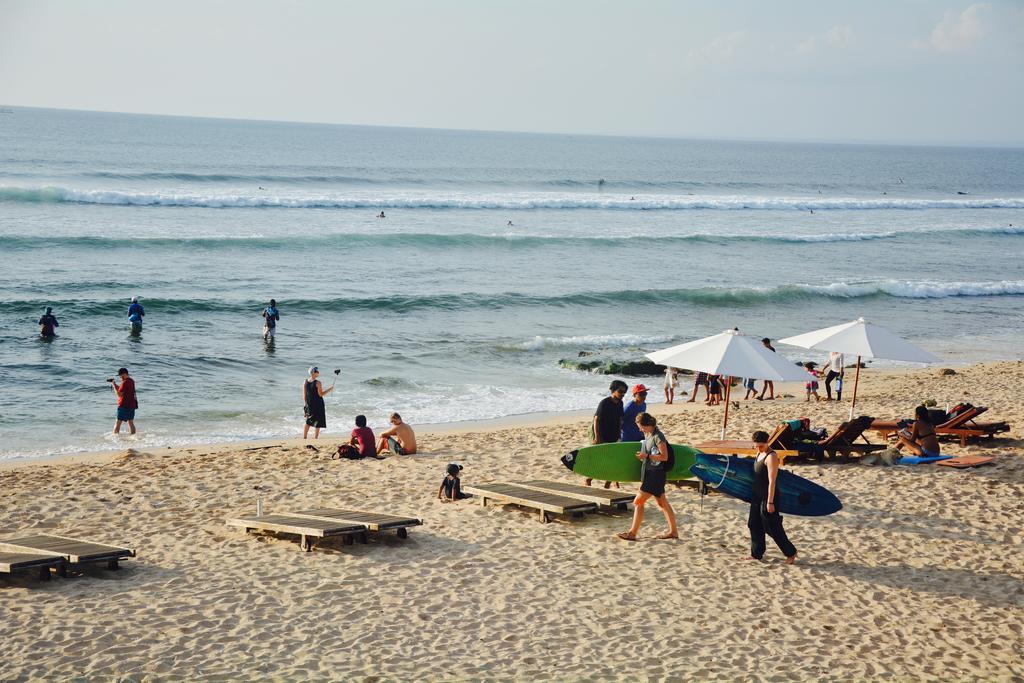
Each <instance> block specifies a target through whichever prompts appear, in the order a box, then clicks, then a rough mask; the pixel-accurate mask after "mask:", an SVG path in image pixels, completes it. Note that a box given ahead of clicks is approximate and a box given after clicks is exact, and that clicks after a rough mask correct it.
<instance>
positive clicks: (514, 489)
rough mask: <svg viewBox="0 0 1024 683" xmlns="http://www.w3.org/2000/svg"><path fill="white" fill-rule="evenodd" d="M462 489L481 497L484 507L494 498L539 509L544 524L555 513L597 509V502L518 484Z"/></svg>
mask: <svg viewBox="0 0 1024 683" xmlns="http://www.w3.org/2000/svg"><path fill="white" fill-rule="evenodd" d="M462 490H463V491H465V492H466V493H472V494H473V495H474V496H477V497H479V498H480V503H481V504H482V505H483V506H484V507H487V501H489V500H492V501H495V502H497V503H500V504H512V505H519V506H522V507H526V508H532V509H534V510H537V511H538V512H539V513H540V521H541V522H542V523H544V524H547V523H548V522H549V521H551V515H553V514H555V515H573V516H576V515H580V514H582V513H584V512H596V511H597V503H593V502H585V501H581V500H579V499H578V498H569V497H568V496H563V495H558V494H554V493H546V492H544V491H535V490H533V489H528V488H524V487H522V486H518V485H516V484H477V485H476V486H464V487H462Z"/></svg>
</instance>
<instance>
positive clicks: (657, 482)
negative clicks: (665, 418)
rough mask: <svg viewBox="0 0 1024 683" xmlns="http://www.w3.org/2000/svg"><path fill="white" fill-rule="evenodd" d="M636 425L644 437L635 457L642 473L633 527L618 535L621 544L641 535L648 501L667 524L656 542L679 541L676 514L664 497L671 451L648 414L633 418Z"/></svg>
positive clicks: (634, 505)
mask: <svg viewBox="0 0 1024 683" xmlns="http://www.w3.org/2000/svg"><path fill="white" fill-rule="evenodd" d="M636 423H637V425H638V426H639V427H640V431H641V432H642V433H643V435H644V440H643V441H642V442H641V443H640V451H639V452H638V453H637V454H636V457H637V459H638V460H640V461H641V462H642V463H643V471H642V473H641V477H640V478H641V481H640V492H639V493H638V494H636V498H634V499H633V525H632V526H631V527H630V528H629V531H623V532H622V533H620V534H617V536H618V537H619V538H621V539H622V540H624V541H635V540H636V535H637V534H638V533H639V532H640V525H641V524H643V521H644V505H646V504H647V501H648V500H650V499H651V498H654V500H655V501H656V502H657V503H658V507H660V508H661V512H662V514H664V515H665V521H666V522H668V531H666V532H664V533H661V534H658V538H679V529H678V528H677V527H676V511H675V510H673V509H672V505H671V504H670V503H669V502H668V497H667V496H666V495H665V479H666V475H667V474H668V471H669V470H671V469H672V466H673V465H674V464H675V462H674V458H673V455H674V454H673V453H672V447H671V446H670V445H669V443H668V439H666V438H665V435H664V434H662V433H661V430H660V429H658V421H657V420H656V419H655V417H654V416H653V415H651V414H650V413H640V414H639V415H637V416H636Z"/></svg>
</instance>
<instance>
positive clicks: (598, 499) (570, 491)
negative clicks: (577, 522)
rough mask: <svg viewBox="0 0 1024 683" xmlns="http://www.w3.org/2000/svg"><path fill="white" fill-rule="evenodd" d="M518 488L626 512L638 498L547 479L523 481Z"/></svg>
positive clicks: (632, 494) (613, 490) (627, 493)
mask: <svg viewBox="0 0 1024 683" xmlns="http://www.w3.org/2000/svg"><path fill="white" fill-rule="evenodd" d="M516 486H522V487H523V488H524V489H532V490H534V491H544V492H546V493H554V494H557V495H560V496H565V497H566V498H575V499H576V500H582V501H585V502H588V503H597V504H598V505H607V506H609V507H615V508H619V509H620V510H625V509H626V505H627V504H629V503H631V502H632V501H633V499H634V498H636V494H635V493H630V492H628V491H622V490H621V489H620V490H616V489H603V488H600V487H594V486H583V485H581V484H569V483H567V482H563V481H547V480H545V479H535V480H533V481H523V482H519V483H517V484H516Z"/></svg>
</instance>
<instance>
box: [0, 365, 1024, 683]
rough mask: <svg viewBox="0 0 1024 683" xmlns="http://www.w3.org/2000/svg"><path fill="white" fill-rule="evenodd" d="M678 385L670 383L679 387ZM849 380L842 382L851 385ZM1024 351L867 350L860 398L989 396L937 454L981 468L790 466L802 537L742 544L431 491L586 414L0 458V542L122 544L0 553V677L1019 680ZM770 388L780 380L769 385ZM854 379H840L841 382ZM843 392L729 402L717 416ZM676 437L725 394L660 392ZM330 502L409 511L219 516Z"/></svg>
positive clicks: (704, 420) (706, 531) (892, 401)
mask: <svg viewBox="0 0 1024 683" xmlns="http://www.w3.org/2000/svg"><path fill="white" fill-rule="evenodd" d="M685 379H686V378H683V380H684V383H683V388H688V387H686V385H685ZM851 385H852V383H850V384H848V386H851ZM1022 385H1024V363H1021V362H1019V361H1010V362H991V363H984V364H980V365H974V366H970V367H966V368H957V369H956V374H954V375H948V376H945V375H941V374H940V372H939V369H938V368H929V369H923V370H914V371H908V372H883V371H879V370H867V371H865V372H864V373H863V376H862V382H861V385H860V394H859V396H858V411H857V412H858V413H859V414H868V415H873V416H876V417H883V418H896V417H906V416H909V415H910V414H911V413H912V409H913V406H914V405H915V404H917V403H919V402H920V401H921V400H924V399H929V398H933V399H935V400H936V401H937V402H938V405H939V406H942V405H944V404H946V403H956V402H959V401H964V400H966V401H970V402H972V403H975V404H976V405H986V406H989V407H990V410H989V412H988V414H987V415H986V418H991V419H1005V420H1008V421H1009V422H1010V423H1011V425H1012V431H1011V432H1009V434H1007V435H1003V436H1004V438H1000V439H996V440H994V441H992V442H989V443H981V444H972V445H969V446H967V447H966V448H961V447H960V446H959V444H957V443H954V442H946V443H944V444H943V445H944V449H945V451H946V452H949V453H955V454H965V453H968V454H985V455H992V456H994V457H995V458H996V462H995V464H994V465H990V466H986V467H982V468H976V469H973V470H964V471H958V470H952V469H950V468H942V467H937V466H932V465H921V466H915V467H879V466H875V467H872V466H865V465H861V464H831V463H829V464H825V465H813V464H806V465H794V466H792V470H793V471H795V472H796V473H798V474H800V475H801V476H804V477H807V478H809V479H812V480H814V481H816V482H819V483H821V484H823V485H824V486H826V487H828V488H829V489H830V490H832V491H833V492H834V493H836V494H837V495H838V496H839V497H840V499H842V501H843V504H844V509H843V510H842V511H841V512H839V513H837V514H835V515H832V516H830V517H825V518H800V517H787V518H786V526H787V529H788V531H789V534H790V537H791V538H792V539H793V541H794V542H795V543H796V545H797V547H798V549H799V551H800V562H799V563H798V564H797V565H796V566H786V565H784V564H783V562H782V560H783V558H782V556H781V555H780V554H779V553H778V550H777V549H776V548H775V547H774V546H772V545H770V546H769V551H768V554H767V556H766V558H765V561H764V562H762V563H757V562H750V561H745V560H744V559H743V558H744V556H745V555H746V554H747V553H748V536H747V530H746V527H745V522H746V517H745V515H746V509H745V505H744V504H743V503H741V502H739V501H736V500H733V499H729V498H726V497H724V496H720V495H711V496H708V497H706V498H705V499H704V500H703V504H702V501H701V499H700V497H699V495H698V494H697V492H696V491H694V490H693V489H690V488H680V489H672V490H670V493H669V497H670V500H671V502H672V504H673V505H674V506H675V509H676V511H677V514H678V516H679V526H680V533H681V538H680V540H678V541H658V540H654V536H655V534H656V533H658V531H660V527H661V524H662V520H661V518H660V515H659V514H658V513H657V512H656V509H653V510H652V509H650V508H649V510H650V511H649V513H648V518H647V522H646V523H645V526H644V527H643V529H642V531H641V534H642V538H641V539H640V541H639V542H636V543H626V542H623V541H620V540H618V539H616V538H615V536H614V534H615V533H616V532H618V531H622V530H624V529H626V528H627V527H628V525H629V519H630V517H629V513H625V512H607V513H606V512H601V513H598V514H592V515H587V516H586V517H585V518H583V519H576V520H557V521H555V522H553V523H551V524H547V525H542V524H540V523H539V522H538V521H537V518H536V515H533V514H529V513H528V512H526V511H523V510H521V509H517V508H501V507H488V508H482V507H481V506H480V504H479V502H478V501H474V500H467V501H461V502H458V503H450V504H444V503H441V502H440V501H438V500H437V499H436V497H435V496H436V491H437V487H438V484H439V482H440V480H441V478H442V476H443V472H444V467H445V465H446V464H447V463H448V462H453V461H454V462H459V463H462V464H463V465H464V466H465V471H464V473H463V481H464V482H465V483H466V484H473V483H483V482H491V481H516V480H523V479H526V478H552V479H559V480H564V481H573V480H574V477H573V475H572V474H571V473H570V472H569V471H568V470H566V469H565V468H564V467H562V466H561V464H559V462H558V457H559V456H560V455H561V454H562V453H564V452H566V451H567V450H570V449H571V448H573V447H576V446H579V445H583V444H584V442H585V438H586V436H585V435H586V424H587V421H586V419H580V418H579V417H578V416H575V415H574V416H567V417H564V418H562V419H555V420H547V421H545V422H542V423H529V424H524V425H519V426H513V427H502V428H493V429H480V428H473V427H470V428H467V429H459V430H454V431H444V432H438V433H434V434H426V433H425V434H421V435H420V443H421V448H422V449H423V451H424V452H423V453H421V454H419V455H416V456H412V457H394V458H389V459H387V460H386V461H380V462H378V461H355V462H353V461H332V460H330V459H329V452H330V449H331V448H332V446H333V445H336V444H337V443H338V442H339V441H340V440H341V437H340V436H339V435H338V434H337V433H331V434H328V435H327V437H326V438H324V439H321V440H320V441H319V442H316V447H317V448H318V449H319V450H317V451H313V450H310V449H307V448H306V447H305V445H304V444H303V443H302V442H300V441H287V442H263V443H250V444H232V445H219V446H210V447H196V448H184V449H177V450H171V449H165V450H159V451H145V452H137V451H125V452H121V453H116V454H110V455H102V456H96V457H91V458H82V459H63V460H61V461H52V462H45V463H28V464H26V463H22V464H19V465H16V466H13V465H7V466H4V468H3V469H2V470H0V491H2V495H0V542H2V540H3V539H4V538H11V537H13V536H14V535H15V534H18V533H19V532H24V531H26V530H34V531H49V532H54V533H62V534H65V535H81V536H83V537H86V538H90V539H94V540H98V541H105V542H110V543H115V544H124V545H129V546H131V547H133V548H135V549H136V550H137V551H138V557H137V558H135V559H132V560H128V561H126V562H124V564H123V567H122V569H121V570H120V571H117V572H110V571H106V570H105V569H98V568H90V569H87V570H86V571H85V573H84V574H82V575H78V576H71V577H69V578H57V577H54V579H53V580H51V581H49V582H39V581H37V580H36V578H35V576H34V575H31V574H17V575H14V576H11V575H0V603H2V605H3V614H4V617H3V619H2V620H0V678H3V679H4V680H17V681H20V680H39V679H54V678H67V677H82V678H86V679H106V680H111V679H118V680H206V679H248V680H253V679H269V680H304V679H315V680H322V679H346V680H395V681H398V680H479V679H486V680H513V679H514V680H583V679H585V680H663V679H717V680H736V679H743V680H749V679H772V680H818V679H822V678H828V679H834V680H866V679H870V680H873V679H891V680H940V679H941V680H1021V679H1022V677H1024V665H1022V664H1021V662H1022V661H1024V451H1022V445H1024V443H1022V440H1021V439H1022V429H1024V406H1022V404H1021V401H1020V387H1021V386H1022ZM787 390H788V391H789V393H795V392H794V391H793V388H792V387H791V386H788V387H787ZM848 391H849V390H848ZM848 405H849V404H848V403H847V402H842V403H825V402H822V403H810V404H808V403H804V402H803V397H802V395H801V396H798V397H796V398H788V399H783V400H778V401H774V402H769V401H765V402H757V401H746V402H744V401H741V402H740V407H739V408H738V409H736V410H734V411H733V412H732V415H731V418H730V426H729V435H730V436H731V437H733V438H746V437H748V436H749V434H750V432H751V431H753V430H754V429H756V428H769V429H770V428H771V427H772V426H773V425H774V424H775V423H777V421H779V420H781V419H787V418H793V417H800V416H804V415H806V416H809V417H810V418H811V420H812V424H814V425H815V426H824V427H827V428H829V429H830V430H831V429H834V428H835V427H836V426H837V425H838V424H839V423H840V422H841V421H843V419H845V416H846V412H847V410H848ZM653 412H654V413H655V414H656V415H657V416H658V417H659V419H660V420H661V421H662V427H663V429H664V431H665V433H666V434H667V435H668V436H669V437H670V438H671V439H672V440H673V441H675V442H678V443H697V442H699V441H700V440H702V439H705V438H714V437H716V436H717V433H718V429H719V425H720V420H721V410H720V409H715V408H709V407H705V406H702V405H694V404H686V403H678V402H677V404H676V405H673V406H661V405H659V406H656V407H655V408H654V410H653ZM256 487H260V491H262V496H263V499H264V505H265V510H266V511H267V512H275V511H283V510H287V509H299V507H300V506H302V507H309V506H314V505H316V506H319V505H325V506H335V507H338V506H351V507H358V508H364V509H374V510H379V511H384V512H395V513H402V514H411V515H415V516H419V517H421V518H422V519H423V520H424V525H423V526H421V527H416V528H414V529H412V530H411V533H410V536H409V538H408V539H406V540H400V539H398V538H396V537H395V536H394V535H373V536H371V539H370V542H369V543H368V544H365V545H362V544H358V543H357V544H355V545H350V546H346V545H342V544H341V543H340V542H324V543H323V544H321V545H320V546H318V547H317V549H316V550H315V551H313V552H311V553H304V552H301V551H300V550H299V547H298V544H297V543H296V542H295V541H294V539H290V538H286V537H272V536H263V535H255V534H250V535H247V534H246V533H244V532H243V531H242V530H239V529H231V528H228V527H227V526H225V524H224V519H225V518H227V517H230V516H234V515H237V514H241V513H253V512H255V506H256V498H257V495H258V494H259V493H260V491H257V490H256Z"/></svg>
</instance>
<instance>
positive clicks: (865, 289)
mask: <svg viewBox="0 0 1024 683" xmlns="http://www.w3.org/2000/svg"><path fill="white" fill-rule="evenodd" d="M798 287H800V288H802V289H806V290H807V291H810V292H815V293H819V294H824V295H826V296H834V297H841V298H856V297H862V296H870V295H872V294H888V295H889V296H895V297H901V298H905V299H943V298H948V297H955V296H1000V295H1004V296H1005V295H1017V294H1024V280H1001V281H994V282H937V281H921V280H919V281H908V280H884V281H881V282H868V283H856V284H848V283H845V282H834V283H832V284H829V285H823V286H819V285H798Z"/></svg>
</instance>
